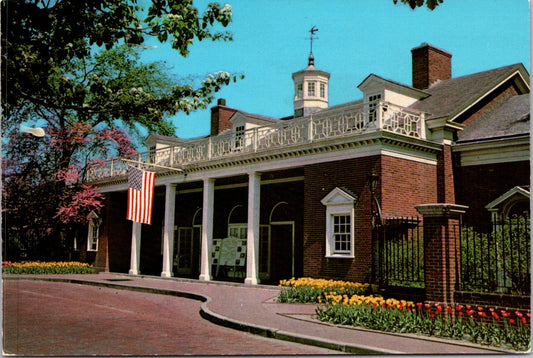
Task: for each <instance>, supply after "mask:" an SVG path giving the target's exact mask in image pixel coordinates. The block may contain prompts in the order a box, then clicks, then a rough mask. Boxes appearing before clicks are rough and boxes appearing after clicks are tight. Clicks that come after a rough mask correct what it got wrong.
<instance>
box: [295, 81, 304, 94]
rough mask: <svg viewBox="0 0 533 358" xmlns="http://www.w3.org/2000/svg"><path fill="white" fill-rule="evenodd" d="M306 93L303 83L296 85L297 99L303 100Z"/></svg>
mask: <svg viewBox="0 0 533 358" xmlns="http://www.w3.org/2000/svg"><path fill="white" fill-rule="evenodd" d="M303 92H304V86H303V84H301V83H298V84H297V85H296V98H302V97H303Z"/></svg>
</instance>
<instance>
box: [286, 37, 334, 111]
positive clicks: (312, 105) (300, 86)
mask: <svg viewBox="0 0 533 358" xmlns="http://www.w3.org/2000/svg"><path fill="white" fill-rule="evenodd" d="M315 31H316V30H315ZM312 34H314V32H312ZM311 41H312V37H311ZM329 76H330V74H329V72H325V71H321V70H317V69H316V68H315V57H314V56H313V47H312V42H311V52H310V53H309V60H308V65H307V67H306V68H305V69H303V70H301V71H298V72H294V73H293V74H292V80H293V81H294V117H295V118H296V117H303V116H307V115H309V114H311V113H314V112H317V111H319V110H321V109H324V108H327V107H328V82H329Z"/></svg>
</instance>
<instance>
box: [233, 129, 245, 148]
mask: <svg viewBox="0 0 533 358" xmlns="http://www.w3.org/2000/svg"><path fill="white" fill-rule="evenodd" d="M244 129H245V127H244V126H237V127H235V149H240V148H242V147H243V146H244Z"/></svg>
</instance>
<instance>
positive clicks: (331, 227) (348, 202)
mask: <svg viewBox="0 0 533 358" xmlns="http://www.w3.org/2000/svg"><path fill="white" fill-rule="evenodd" d="M356 201H357V197H355V196H354V195H352V194H351V193H348V192H347V191H346V190H344V189H342V188H338V187H337V188H335V189H333V190H332V191H331V192H330V193H329V194H328V195H326V196H325V197H324V198H323V199H322V200H321V201H320V202H321V203H322V204H323V205H324V206H325V207H326V257H328V258H354V252H355V251H354V245H355V228H354V226H355V219H354V217H355V209H354V205H355V202H356ZM341 216H348V222H343V223H342V225H339V223H337V225H336V223H335V218H336V217H341ZM343 220H344V219H343ZM346 224H349V227H348V228H346ZM336 226H339V227H340V226H343V227H344V229H347V230H344V231H343V232H342V233H341V232H337V230H336V229H335V227H336ZM336 234H348V237H349V241H348V248H347V249H338V248H336V247H335V235H336Z"/></svg>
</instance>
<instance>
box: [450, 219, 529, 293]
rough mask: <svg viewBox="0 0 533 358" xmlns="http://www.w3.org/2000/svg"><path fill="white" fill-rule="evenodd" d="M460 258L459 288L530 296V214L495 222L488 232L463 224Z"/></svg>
mask: <svg viewBox="0 0 533 358" xmlns="http://www.w3.org/2000/svg"><path fill="white" fill-rule="evenodd" d="M458 257H459V262H458V271H459V275H460V276H459V280H458V281H459V282H458V289H459V290H462V291H474V292H490V293H504V294H513V295H530V293H531V236H530V218H529V216H525V215H524V216H514V217H512V218H507V219H504V220H501V221H499V222H496V223H493V224H492V230H491V231H490V232H488V233H487V232H478V231H476V230H475V229H474V228H473V227H467V226H463V227H461V228H460V253H459V255H458Z"/></svg>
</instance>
